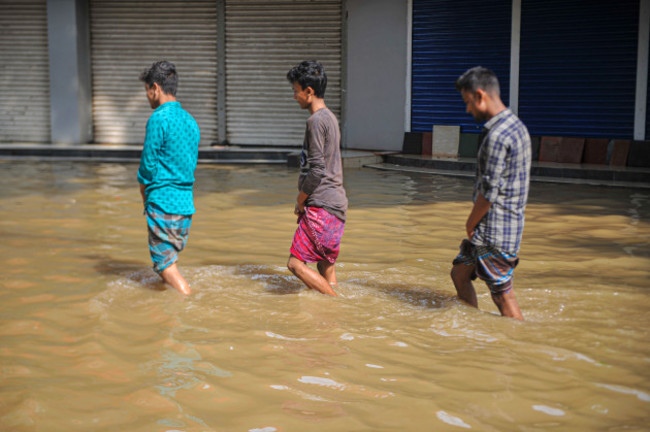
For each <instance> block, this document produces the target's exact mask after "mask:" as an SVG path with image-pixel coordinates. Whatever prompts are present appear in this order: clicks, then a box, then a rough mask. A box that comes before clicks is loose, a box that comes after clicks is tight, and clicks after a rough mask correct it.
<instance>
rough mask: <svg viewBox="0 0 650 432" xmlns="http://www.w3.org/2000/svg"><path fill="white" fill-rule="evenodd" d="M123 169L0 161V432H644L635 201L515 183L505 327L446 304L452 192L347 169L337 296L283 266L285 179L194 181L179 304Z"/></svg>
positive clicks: (262, 170)
mask: <svg viewBox="0 0 650 432" xmlns="http://www.w3.org/2000/svg"><path fill="white" fill-rule="evenodd" d="M136 170H137V164H112V163H101V164H100V163H94V164H91V163H74V162H47V163H41V162H26V161H9V160H5V161H0V184H1V185H2V187H1V189H0V235H1V236H2V239H3V241H2V252H1V257H2V259H1V260H0V262H1V263H2V266H3V269H2V277H1V280H0V430H2V431H48V432H50V431H143V432H144V431H147V432H148V431H161V432H162V431H188V432H189V431H255V432H275V431H278V432H279V431H283V432H288V431H455V430H464V429H471V430H479V431H546V430H561V431H611V430H626V431H627V430H631V431H637V430H649V426H648V425H649V424H650V338H649V330H650V287H649V286H648V285H649V282H650V191H648V190H642V189H618V188H616V189H615V188H606V187H595V186H574V185H572V186H567V185H553V184H543V183H533V184H532V187H531V195H530V202H529V205H528V209H527V225H526V230H525V233H524V240H523V246H522V249H521V251H520V258H521V261H520V264H519V267H518V268H517V271H516V277H515V292H516V294H517V296H518V300H519V304H520V306H521V309H522V312H523V314H524V317H525V318H526V321H525V322H523V323H521V322H517V321H515V320H511V319H505V318H501V317H499V316H498V315H497V310H496V307H495V306H494V305H493V304H492V301H491V299H490V297H489V294H488V291H487V289H486V288H485V287H484V285H482V284H477V291H478V294H479V305H480V310H476V309H472V308H469V307H467V306H465V305H463V304H461V303H460V302H459V301H458V300H457V299H456V297H455V291H454V288H453V286H452V284H451V282H450V279H449V271H450V268H451V264H450V263H451V260H452V259H453V257H454V256H455V254H456V252H457V247H458V244H459V243H460V240H461V238H462V236H463V233H464V223H465V218H466V216H467V214H468V212H469V210H470V206H471V203H470V197H471V189H472V181H471V180H469V179H456V178H447V177H440V176H431V175H425V174H417V173H399V172H382V171H375V170H370V169H348V170H346V172H345V186H346V188H347V191H348V195H349V200H350V210H349V213H348V222H347V224H346V230H345V235H344V236H343V241H342V246H341V254H340V256H339V260H338V263H337V267H336V271H337V276H338V279H339V283H340V286H339V288H338V292H339V293H340V297H338V298H331V297H327V296H323V295H321V294H318V293H316V292H313V291H309V290H307V289H304V288H303V286H302V285H301V283H300V282H299V281H298V280H297V279H296V278H295V277H293V276H292V275H290V273H289V271H288V270H287V269H286V266H285V264H286V261H287V258H288V255H289V247H290V244H291V239H292V236H293V233H294V230H295V226H296V225H295V216H294V215H293V202H294V199H295V195H296V191H295V184H296V180H297V175H298V173H297V171H296V170H295V169H289V168H286V167H284V166H222V165H200V166H199V168H198V170H197V182H196V187H195V188H196V189H195V190H196V197H195V201H196V207H197V211H198V213H197V214H196V215H195V217H194V221H193V225H192V231H191V234H190V239H189V243H188V246H187V249H186V250H185V251H184V252H183V253H182V254H181V255H180V261H179V268H180V269H181V271H182V272H183V274H184V275H185V277H186V278H187V280H188V281H189V282H190V284H191V285H192V289H193V291H194V292H193V294H192V295H191V296H190V297H188V298H182V296H181V295H180V294H177V293H176V292H174V291H173V290H165V289H164V287H163V286H162V285H161V284H160V283H159V282H158V277H157V275H155V273H153V271H152V270H151V263H150V260H149V255H148V249H147V232H146V221H145V219H144V217H143V216H142V204H141V201H140V196H139V191H138V186H137V183H136V180H135V175H136Z"/></svg>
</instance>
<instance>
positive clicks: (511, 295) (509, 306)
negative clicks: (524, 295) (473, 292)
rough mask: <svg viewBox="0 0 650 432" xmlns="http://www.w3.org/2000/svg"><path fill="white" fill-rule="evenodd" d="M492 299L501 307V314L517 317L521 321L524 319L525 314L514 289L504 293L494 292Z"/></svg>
mask: <svg viewBox="0 0 650 432" xmlns="http://www.w3.org/2000/svg"><path fill="white" fill-rule="evenodd" d="M492 300H493V301H494V304H495V305H497V307H498V308H499V312H501V315H503V316H506V317H510V318H515V319H518V320H519V321H523V320H524V316H523V315H522V313H521V310H520V309H519V303H517V298H516V297H515V292H514V291H513V290H512V289H511V290H510V291H508V292H506V293H503V294H492Z"/></svg>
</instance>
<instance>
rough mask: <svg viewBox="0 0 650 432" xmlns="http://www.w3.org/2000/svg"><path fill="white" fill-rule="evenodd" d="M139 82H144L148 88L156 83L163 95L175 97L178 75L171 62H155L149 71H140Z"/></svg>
mask: <svg viewBox="0 0 650 432" xmlns="http://www.w3.org/2000/svg"><path fill="white" fill-rule="evenodd" d="M140 81H142V82H144V83H145V84H146V85H147V86H148V87H151V86H152V85H153V84H154V83H158V85H159V86H160V88H161V89H162V91H163V93H165V94H170V95H172V96H176V88H177V87H178V73H176V66H174V63H172V62H168V61H167V60H163V61H159V62H155V63H154V64H152V65H151V67H150V68H149V69H145V70H144V71H142V73H141V74H140Z"/></svg>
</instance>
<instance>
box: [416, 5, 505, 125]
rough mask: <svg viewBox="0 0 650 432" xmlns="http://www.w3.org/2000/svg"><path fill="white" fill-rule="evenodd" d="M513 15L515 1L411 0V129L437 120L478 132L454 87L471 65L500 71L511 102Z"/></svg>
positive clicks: (497, 73) (439, 122)
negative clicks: (511, 35)
mask: <svg viewBox="0 0 650 432" xmlns="http://www.w3.org/2000/svg"><path fill="white" fill-rule="evenodd" d="M511 17H512V0H499V1H490V2H487V1H484V0H463V1H460V2H459V1H457V0H413V45H412V50H413V53H412V80H411V84H412V89H411V90H412V91H411V130H412V131H414V132H426V131H429V132H430V131H431V127H432V125H434V124H447V125H461V130H462V131H463V132H478V131H480V127H479V126H477V125H476V123H475V122H474V119H473V118H472V116H471V115H469V114H467V113H466V112H465V105H464V104H463V101H462V99H461V97H460V94H459V93H458V92H457V91H456V89H455V87H454V83H455V82H456V79H457V78H458V77H459V76H460V75H461V74H462V73H463V72H465V71H466V70H467V69H469V68H471V67H473V66H484V67H487V68H489V69H492V70H493V71H494V72H495V73H496V75H497V77H498V78H499V83H500V85H501V98H502V99H503V100H504V102H505V103H506V104H507V103H508V100H509V86H510V33H511Z"/></svg>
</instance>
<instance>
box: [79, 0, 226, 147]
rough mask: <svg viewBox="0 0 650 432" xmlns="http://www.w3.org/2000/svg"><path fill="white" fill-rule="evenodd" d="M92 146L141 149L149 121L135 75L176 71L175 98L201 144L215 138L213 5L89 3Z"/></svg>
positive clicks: (197, 1)
mask: <svg viewBox="0 0 650 432" xmlns="http://www.w3.org/2000/svg"><path fill="white" fill-rule="evenodd" d="M90 17H91V19H90V26H91V27H90V28H91V51H92V55H91V57H92V73H93V123H94V135H95V141H96V142H100V143H116V144H142V142H143V140H144V135H145V125H146V122H147V119H148V118H149V116H150V115H151V108H150V107H149V104H148V102H147V99H146V96H145V92H144V87H143V84H142V83H141V82H140V81H139V79H138V77H139V75H140V73H141V72H142V71H143V70H144V69H145V68H147V67H149V66H150V65H151V64H152V63H153V62H154V61H157V60H169V61H171V62H172V63H174V64H175V65H176V68H177V70H178V75H179V86H178V92H177V94H176V96H177V97H178V100H179V101H180V102H181V104H182V105H183V108H185V109H186V110H187V111H189V112H190V113H191V114H192V115H193V116H194V118H195V119H196V121H197V123H198V124H199V127H200V129H201V144H202V145H208V144H210V143H212V142H214V141H216V140H217V7H216V2H215V1H214V0H192V1H164V0H156V1H147V2H134V1H124V0H122V1H120V0H111V1H107V0H91V1H90Z"/></svg>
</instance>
